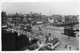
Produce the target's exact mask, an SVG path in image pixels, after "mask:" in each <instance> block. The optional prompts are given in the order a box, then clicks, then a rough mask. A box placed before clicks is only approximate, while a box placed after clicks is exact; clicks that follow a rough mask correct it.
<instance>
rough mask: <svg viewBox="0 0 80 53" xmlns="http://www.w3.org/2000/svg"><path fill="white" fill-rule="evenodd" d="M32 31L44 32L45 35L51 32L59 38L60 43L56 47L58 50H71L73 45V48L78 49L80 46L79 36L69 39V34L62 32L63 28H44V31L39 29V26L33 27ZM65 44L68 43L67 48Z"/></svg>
mask: <svg viewBox="0 0 80 53" xmlns="http://www.w3.org/2000/svg"><path fill="white" fill-rule="evenodd" d="M32 32H33V33H37V34H38V33H40V32H42V33H43V35H48V33H51V35H52V37H53V38H59V40H60V45H59V46H58V47H57V48H56V50H69V47H70V46H71V47H72V49H71V50H76V49H77V48H79V37H76V38H73V37H71V38H70V39H68V36H66V35H62V34H61V33H62V32H63V30H61V31H60V30H59V31H56V30H49V29H42V31H39V29H38V28H36V27H33V28H32ZM65 44H67V45H68V46H67V49H65V48H64V47H65Z"/></svg>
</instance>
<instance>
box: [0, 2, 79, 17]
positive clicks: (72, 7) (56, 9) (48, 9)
mask: <svg viewBox="0 0 80 53" xmlns="http://www.w3.org/2000/svg"><path fill="white" fill-rule="evenodd" d="M1 11H5V12H6V13H7V14H9V13H16V12H18V13H23V14H24V13H30V12H34V13H41V14H43V15H52V14H59V15H79V2H2V3H1Z"/></svg>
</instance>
